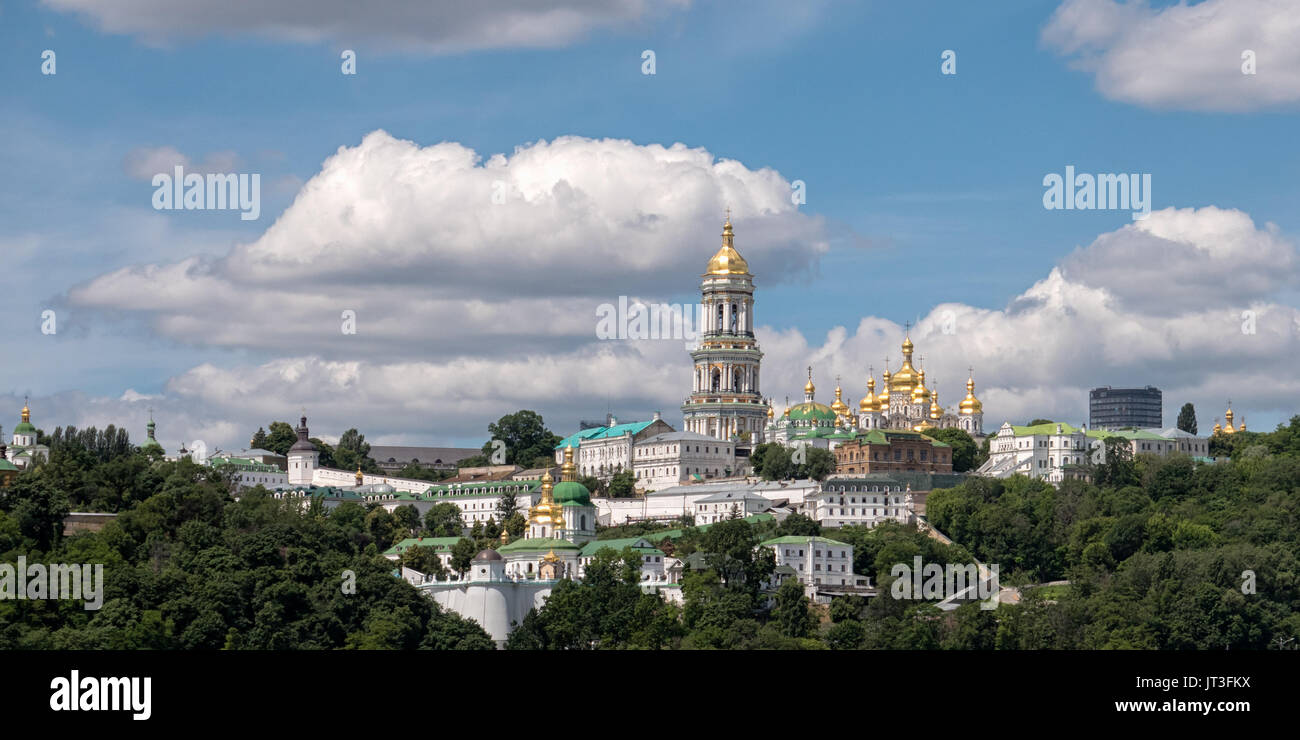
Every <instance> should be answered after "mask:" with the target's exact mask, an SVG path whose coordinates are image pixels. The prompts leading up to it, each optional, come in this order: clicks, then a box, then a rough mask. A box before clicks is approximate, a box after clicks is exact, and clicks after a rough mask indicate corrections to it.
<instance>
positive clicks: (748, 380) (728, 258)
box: [682, 212, 767, 444]
mask: <svg viewBox="0 0 1300 740" xmlns="http://www.w3.org/2000/svg"><path fill="white" fill-rule="evenodd" d="M735 238H736V237H735V234H734V232H733V231H732V228H731V214H730V212H728V214H727V221H726V223H724V224H723V225H722V247H721V248H719V249H718V251H717V253H716V254H714V255H713V258H712V259H710V260H709V264H708V267H707V268H706V269H705V272H704V274H703V275H702V276H701V278H702V281H701V283H700V294H701V304H700V313H701V315H700V321H699V327H700V332H701V335H700V341H699V344H697V345H696V347H695V349H694V350H692V351H691V359H692V360H693V361H694V364H695V369H694V376H693V378H692V382H691V395H690V396H688V397H687V399H686V402H685V403H683V404H682V419H683V421H682V424H683V427H682V428H683V429H684V430H685V431H688V432H696V433H698V434H704V435H707V436H709V437H714V438H716V439H723V440H730V439H748V440H750V441H751V442H753V443H754V444H758V443H761V442H762V441H763V429H764V426H765V424H766V422H767V406H766V405H765V404H764V403H763V398H762V396H761V395H760V391H759V374H758V371H759V366H760V364H761V362H762V359H763V353H762V352H761V351H760V350H759V348H758V342H757V341H756V340H755V339H754V276H753V275H752V274H750V272H749V263H748V262H746V261H745V258H744V257H741V256H740V253H739V252H737V251H736V245H735Z"/></svg>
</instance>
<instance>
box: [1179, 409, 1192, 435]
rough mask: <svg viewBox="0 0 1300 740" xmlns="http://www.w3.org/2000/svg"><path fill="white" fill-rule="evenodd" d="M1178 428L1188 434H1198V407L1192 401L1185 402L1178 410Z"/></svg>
mask: <svg viewBox="0 0 1300 740" xmlns="http://www.w3.org/2000/svg"><path fill="white" fill-rule="evenodd" d="M1178 428H1179V429H1181V430H1183V431H1184V432H1187V433H1188V434H1196V407H1194V406H1192V404H1190V403H1185V404H1183V408H1182V410H1180V411H1179V412H1178Z"/></svg>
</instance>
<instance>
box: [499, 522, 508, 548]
mask: <svg viewBox="0 0 1300 740" xmlns="http://www.w3.org/2000/svg"><path fill="white" fill-rule="evenodd" d="M501 544H503V545H508V544H510V532H509V531H508V530H506V528H505V526H504V525H503V526H502V527H501Z"/></svg>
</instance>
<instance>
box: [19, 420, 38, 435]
mask: <svg viewBox="0 0 1300 740" xmlns="http://www.w3.org/2000/svg"><path fill="white" fill-rule="evenodd" d="M14 434H36V427H34V426H32V424H31V422H27V421H23V422H19V424H18V426H16V427H14Z"/></svg>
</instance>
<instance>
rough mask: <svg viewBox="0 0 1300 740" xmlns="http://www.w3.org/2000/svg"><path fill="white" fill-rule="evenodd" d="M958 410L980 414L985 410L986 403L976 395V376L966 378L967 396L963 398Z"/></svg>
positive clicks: (964, 412)
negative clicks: (981, 401)
mask: <svg viewBox="0 0 1300 740" xmlns="http://www.w3.org/2000/svg"><path fill="white" fill-rule="evenodd" d="M958 410H959V411H961V413H963V414H968V415H969V414H978V413H982V412H983V411H984V404H982V403H980V400H979V399H978V398H976V397H975V377H974V376H971V377H969V378H967V379H966V397H965V398H963V399H962V400H961V404H960V405H959V406H958Z"/></svg>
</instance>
